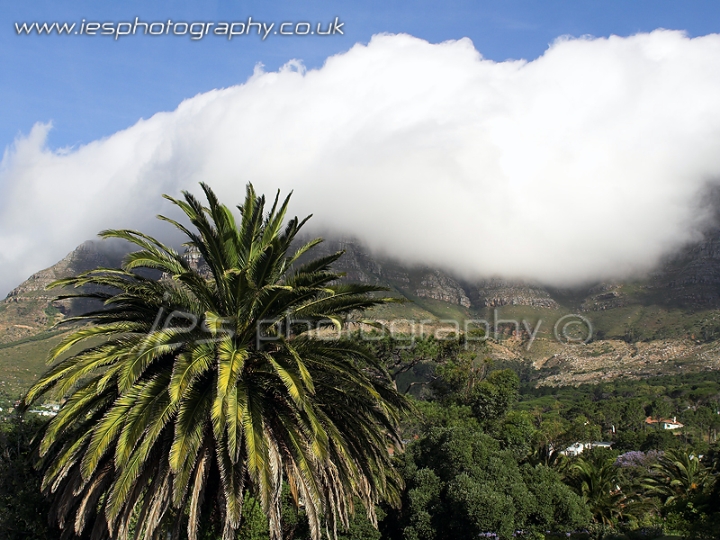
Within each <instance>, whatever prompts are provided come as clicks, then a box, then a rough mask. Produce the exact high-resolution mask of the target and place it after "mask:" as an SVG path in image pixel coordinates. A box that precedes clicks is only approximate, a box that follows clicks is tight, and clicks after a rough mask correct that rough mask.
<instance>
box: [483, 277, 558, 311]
mask: <svg viewBox="0 0 720 540" xmlns="http://www.w3.org/2000/svg"><path fill="white" fill-rule="evenodd" d="M470 290H471V297H470V298H471V300H472V302H473V304H474V305H475V306H477V307H492V308H495V307H502V306H535V307H543V308H550V309H557V308H558V307H559V305H558V303H557V302H556V301H555V300H553V299H552V297H551V296H550V293H548V291H547V290H545V289H544V288H542V287H541V286H538V285H529V284H527V283H523V282H520V281H508V280H504V279H487V280H484V281H480V282H478V283H477V284H475V285H474V286H473V287H472V288H471V289H470Z"/></svg>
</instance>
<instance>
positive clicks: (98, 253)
mask: <svg viewBox="0 0 720 540" xmlns="http://www.w3.org/2000/svg"><path fill="white" fill-rule="evenodd" d="M126 252H127V251H126V250H122V249H116V246H115V245H113V247H112V248H110V246H106V245H103V244H101V243H100V242H92V241H90V242H85V243H84V244H82V245H81V246H79V247H78V248H77V249H75V250H74V251H72V252H71V253H69V254H68V255H67V257H65V258H64V259H63V260H61V261H60V262H58V263H57V264H55V265H53V266H51V267H50V268H46V269H45V270H41V271H39V272H37V273H35V274H33V275H32V276H30V277H29V278H28V279H27V280H26V281H24V282H23V283H21V284H20V285H18V286H17V287H16V288H15V289H13V290H12V291H10V293H9V294H8V295H7V297H6V298H5V300H4V301H2V302H1V303H0V343H10V342H13V341H18V340H21V339H23V338H29V337H32V336H34V335H37V334H39V333H41V332H46V331H48V330H49V329H51V328H52V326H53V325H54V324H55V323H56V322H58V321H59V320H61V319H62V318H63V317H65V316H68V315H71V314H73V313H75V312H77V311H80V310H82V309H84V308H86V307H88V306H87V304H84V303H82V302H81V301H78V300H55V298H56V296H57V295H58V294H60V293H59V292H58V291H56V290H51V291H48V290H46V287H47V286H48V285H49V284H50V283H52V282H53V281H55V280H56V279H61V278H64V277H69V276H72V275H75V274H79V273H80V272H85V271H87V270H92V269H94V268H98V267H101V266H102V267H117V266H118V265H120V263H121V261H122V257H123V256H124V255H125V254H126Z"/></svg>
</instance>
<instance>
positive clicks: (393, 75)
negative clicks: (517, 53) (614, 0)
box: [0, 30, 720, 293]
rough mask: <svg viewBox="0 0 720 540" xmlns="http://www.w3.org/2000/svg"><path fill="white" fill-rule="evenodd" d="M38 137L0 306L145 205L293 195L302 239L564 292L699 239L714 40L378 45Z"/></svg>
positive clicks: (714, 98)
mask: <svg viewBox="0 0 720 540" xmlns="http://www.w3.org/2000/svg"><path fill="white" fill-rule="evenodd" d="M48 129H49V126H47V125H42V124H38V125H37V126H35V128H33V130H32V132H31V133H30V134H29V135H28V136H27V137H25V138H21V139H18V140H17V141H16V142H15V143H14V145H13V146H12V147H10V148H8V149H7V150H6V152H5V155H4V157H3V160H2V164H1V165H0V267H2V268H3V272H2V275H0V292H3V293H4V292H7V291H8V290H9V289H10V288H12V287H13V286H14V285H16V284H17V283H19V282H20V281H22V280H23V279H25V278H26V277H27V276H28V275H29V274H31V273H32V272H34V271H36V270H38V269H40V268H42V267H45V266H48V265H50V264H53V263H54V262H56V261H57V260H58V259H60V258H61V257H62V256H64V255H65V254H66V253H67V252H68V251H70V250H72V249H73V248H74V247H75V246H77V245H78V244H79V243H81V242H83V241H84V240H87V239H89V238H91V237H93V235H94V234H96V233H97V232H98V231H99V230H101V229H104V228H110V227H112V228H117V227H131V228H137V229H142V230H146V231H150V232H154V233H157V232H158V231H160V229H161V228H164V227H166V225H163V224H160V223H158V222H156V220H155V219H154V215H155V214H157V213H159V212H167V211H168V208H169V205H168V203H167V202H166V201H164V200H163V199H162V198H161V197H160V195H161V194H162V193H168V194H171V195H175V196H177V195H179V192H180V190H182V189H189V190H191V191H195V192H199V187H198V185H197V183H198V182H199V181H205V182H207V183H209V184H210V185H211V186H212V187H213V188H214V189H215V190H216V191H217V192H218V194H219V196H220V197H221V199H222V200H223V201H224V202H226V203H228V204H230V203H232V204H235V203H239V202H241V200H242V197H243V195H244V187H245V184H246V183H247V182H249V181H252V182H253V183H254V185H255V186H256V188H257V189H258V191H263V192H265V193H267V194H268V195H270V196H272V195H274V192H275V190H276V189H278V188H280V189H281V190H282V191H283V192H288V191H290V190H295V195H294V196H293V204H292V207H291V211H292V213H293V214H298V215H303V216H304V215H306V214H308V213H313V214H314V215H315V217H314V218H313V219H312V220H311V223H312V224H313V225H312V226H313V227H315V228H316V229H318V230H332V231H334V232H335V233H340V234H349V235H354V236H357V237H359V238H360V239H362V240H363V241H364V242H365V243H366V244H367V245H368V246H369V247H370V248H372V249H374V250H376V251H378V252H382V253H386V254H389V255H392V256H395V257H398V258H401V259H403V260H405V261H407V262H411V263H421V264H431V265H436V266H440V267H445V268H448V269H452V270H454V271H455V272H457V273H460V274H463V275H465V276H469V277H471V276H490V275H501V276H506V277H514V278H525V279H534V280H539V281H541V282H545V283H548V284H555V285H562V284H576V283H580V282H584V281H590V280H596V279H607V278H619V277H625V276H627V275H631V274H634V273H639V272H643V271H647V270H649V269H650V268H652V266H653V265H655V264H656V263H657V262H658V260H659V259H660V258H661V257H662V256H664V255H666V254H668V253H671V252H672V251H673V250H675V249H677V248H678V247H679V246H681V245H683V244H684V243H686V242H688V241H690V240H692V239H695V238H697V237H698V232H699V231H700V230H701V229H702V227H703V226H705V225H706V223H707V220H708V215H709V212H708V209H707V207H704V206H703V201H704V200H705V199H706V195H707V193H708V189H709V188H712V187H713V186H714V185H716V184H718V183H720V35H710V36H704V37H699V38H693V39H691V38H688V37H686V36H685V35H684V34H682V33H680V32H674V31H664V30H658V31H655V32H652V33H650V34H638V35H635V36H631V37H627V38H622V37H615V36H613V37H610V38H601V39H593V38H583V39H559V40H558V41H557V42H555V43H554V44H553V45H551V46H550V47H549V49H548V50H547V51H546V53H545V54H544V55H543V56H542V57H540V58H538V59H535V60H533V61H530V62H526V61H506V62H493V61H490V60H485V59H483V58H482V56H481V55H480V53H479V52H478V51H476V50H475V49H474V47H473V45H472V43H471V42H470V41H469V40H467V39H463V40H459V41H453V42H446V43H440V44H430V43H427V42H425V41H422V40H420V39H416V38H414V37H411V36H407V35H380V36H376V37H374V38H373V40H372V41H371V42H370V43H369V44H368V45H356V46H355V47H353V48H352V49H351V50H350V51H348V52H346V53H344V54H340V55H337V56H334V57H331V58H329V59H328V60H327V62H326V63H325V65H324V66H323V67H322V68H320V69H317V70H310V71H305V70H304V68H303V67H302V65H301V64H300V63H298V62H296V61H293V62H290V63H289V64H287V65H286V66H285V67H284V68H283V69H281V70H280V71H279V72H272V73H265V72H262V71H261V70H258V71H257V72H256V73H255V75H254V76H253V77H251V78H250V79H249V80H248V81H247V82H246V83H244V84H241V85H238V86H234V87H231V88H226V89H222V90H215V91H212V92H208V93H205V94H201V95H198V96H195V97H193V98H191V99H188V100H186V101H184V102H183V103H182V104H181V105H180V106H179V107H178V108H177V109H176V110H175V111H172V112H164V113H158V114H156V115H155V116H153V117H152V118H150V119H147V120H141V121H139V122H138V123H137V124H135V125H134V126H132V127H129V128H128V129H126V130H124V131H121V132H118V133H116V134H114V135H112V136H110V137H108V138H106V139H102V140H98V141H95V142H92V143H90V144H88V145H85V146H82V147H79V148H72V149H61V150H52V149H49V148H47V146H46V143H45V140H46V134H47V131H48Z"/></svg>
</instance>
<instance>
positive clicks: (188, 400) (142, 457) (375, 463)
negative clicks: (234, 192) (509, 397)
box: [24, 184, 408, 540]
mask: <svg viewBox="0 0 720 540" xmlns="http://www.w3.org/2000/svg"><path fill="white" fill-rule="evenodd" d="M202 188H203V190H204V193H205V196H206V198H207V206H203V204H201V202H200V201H199V200H198V199H196V198H195V197H194V196H193V195H191V194H189V193H187V192H183V195H184V200H177V199H174V198H171V197H168V196H166V198H167V199H168V200H170V201H171V202H172V203H174V204H175V205H177V206H178V207H179V208H180V209H181V210H182V211H183V212H184V213H185V215H186V216H187V218H188V219H189V222H190V223H191V224H192V226H191V227H187V226H185V225H183V224H181V223H179V222H177V221H174V220H172V219H169V218H167V217H163V216H159V218H160V219H161V220H164V221H167V222H170V223H171V224H173V225H174V226H175V227H177V228H178V229H179V230H180V231H181V232H182V233H183V234H184V235H185V236H186V237H187V243H186V246H188V248H189V249H191V250H196V251H197V252H199V254H200V255H201V257H202V260H203V264H202V265H200V266H198V264H193V261H189V260H188V258H187V257H183V256H182V255H180V254H179V253H178V252H176V251H175V250H173V249H172V248H171V247H168V246H166V245H163V244H162V243H161V242H159V241H158V240H156V239H154V238H152V237H150V236H148V235H145V234H143V233H141V232H137V231H132V230H109V231H105V232H102V233H101V236H102V237H103V238H120V239H124V240H127V241H129V242H131V243H133V244H135V245H136V246H138V247H139V248H140V250H139V251H136V252H134V253H131V254H130V255H128V256H127V257H126V259H125V261H124V263H123V267H122V269H105V268H103V269H97V270H93V271H90V272H86V273H84V274H81V275H79V276H76V277H71V278H68V279H62V280H59V281H57V282H55V283H54V284H53V285H52V286H54V287H68V286H71V287H75V288H82V289H80V290H79V291H78V292H77V293H76V294H70V295H65V296H62V297H61V298H76V297H82V298H94V299H99V300H101V301H102V302H103V303H104V306H103V308H102V309H99V310H97V311H94V312H91V313H87V314H85V315H82V316H79V317H74V318H71V319H68V320H67V321H66V322H74V323H84V325H83V326H80V327H79V328H76V329H75V330H74V331H73V332H72V333H71V334H70V335H69V336H68V337H66V338H65V339H64V340H63V341H62V342H61V343H60V344H59V345H58V346H57V347H55V348H54V349H53V351H51V354H50V361H51V362H54V364H53V366H52V367H51V368H50V369H49V371H48V372H47V373H46V374H45V375H43V376H42V378H41V379H40V380H39V381H38V382H37V383H36V384H35V385H34V386H33V387H32V388H31V389H30V391H29V392H28V393H27V395H26V396H25V398H24V405H25V406H29V405H30V404H31V403H33V402H35V401H37V400H39V399H41V397H42V396H43V395H45V394H47V393H48V392H52V393H53V395H54V396H55V397H56V398H60V399H62V400H63V403H64V405H63V406H62V408H61V410H60V412H59V413H58V415H57V416H56V417H55V418H54V419H53V420H52V421H51V422H50V423H49V424H48V425H47V427H46V429H45V431H44V434H43V438H42V441H41V443H40V447H39V448H40V454H41V456H42V458H43V460H44V461H43V466H44V467H45V476H44V481H43V489H44V490H46V491H47V492H48V493H49V494H53V498H54V507H53V515H54V516H55V517H56V519H57V520H58V523H59V525H60V526H61V527H62V528H63V529H65V536H66V537H68V538H69V537H71V536H72V535H73V534H74V533H77V534H81V533H83V531H84V533H83V534H86V535H87V534H90V536H91V537H92V538H108V537H109V538H112V539H123V540H125V539H128V538H148V539H149V538H155V537H156V536H157V535H158V534H160V533H162V534H165V531H168V532H171V533H172V538H179V537H180V535H181V532H182V530H183V529H184V528H187V536H188V538H189V539H190V540H195V539H196V538H198V535H199V530H200V524H201V522H202V523H203V524H208V523H209V524H210V525H212V526H213V528H214V530H217V531H218V532H221V533H222V538H223V539H224V540H229V539H230V538H234V534H235V531H236V530H237V529H238V527H239V526H240V525H241V520H242V512H243V500H244V498H245V497H246V496H252V498H253V499H256V500H257V501H259V504H260V505H261V507H262V509H263V511H264V513H265V515H266V516H267V518H268V521H269V527H270V534H271V538H273V539H277V538H280V537H281V516H280V498H281V491H282V488H283V485H284V484H285V485H286V486H288V487H289V491H290V493H291V494H292V497H293V499H294V501H295V503H296V504H297V505H298V506H300V507H302V508H303V509H304V511H305V513H306V514H307V518H308V521H309V525H310V530H311V533H312V537H313V538H314V539H317V538H319V537H320V536H321V534H322V530H323V529H324V530H325V531H326V532H327V534H328V535H332V536H335V535H336V529H337V527H338V525H340V526H345V527H346V526H347V525H348V519H349V516H350V515H352V513H353V512H354V508H353V500H360V501H361V502H362V504H363V505H364V507H365V509H366V512H367V514H368V517H369V518H370V519H371V521H372V522H373V523H375V522H376V518H375V513H374V505H375V503H377V502H378V501H379V500H383V499H384V500H387V501H389V502H391V503H397V502H398V500H399V490H400V489H401V480H400V477H399V476H398V474H397V473H396V472H395V471H394V470H393V469H392V467H391V458H390V456H389V455H388V447H389V446H390V445H399V444H400V435H399V431H398V421H399V419H400V416H401V415H402V414H404V413H405V412H406V411H407V409H408V402H407V401H406V400H405V399H404V398H403V397H402V396H400V395H398V393H397V391H396V390H395V389H394V385H393V383H392V379H391V378H390V376H389V375H388V373H387V371H386V370H385V369H384V367H383V366H382V365H381V364H380V363H379V362H378V361H377V360H376V359H375V358H373V357H372V356H371V355H370V354H369V353H368V351H367V349H365V348H364V347H363V346H362V344H359V343H358V342H355V341H350V340H348V339H340V338H338V339H327V336H326V335H325V334H326V333H323V332H315V331H310V330H309V329H310V328H312V329H315V328H317V327H318V326H319V327H333V326H337V327H340V326H341V325H342V324H343V323H344V321H345V320H346V319H347V317H348V316H349V315H350V314H351V313H356V312H361V311H362V310H364V309H366V308H369V307H372V306H375V305H378V304H381V303H385V302H389V301H392V299H390V298H387V297H383V296H379V295H377V294H375V293H377V292H379V291H382V290H384V289H381V288H379V287H376V286H371V285H357V284H344V283H339V282H338V280H339V278H340V277H341V274H338V273H335V272H333V271H332V270H331V265H332V264H333V263H334V262H335V261H337V260H338V258H339V257H340V256H341V255H342V252H340V253H335V254H333V255H329V256H325V257H322V258H318V259H315V260H311V261H309V262H305V263H304V264H303V263H302V262H301V260H300V258H301V256H303V255H304V254H306V253H307V252H308V251H309V250H310V249H311V248H313V247H314V246H315V245H317V244H318V243H319V242H320V241H321V240H320V239H316V240H313V241H311V242H309V243H306V244H304V245H303V246H302V247H300V248H299V249H296V250H294V251H291V243H292V242H293V240H294V239H295V237H296V235H297V234H298V231H299V230H300V229H301V227H302V226H303V224H304V223H305V221H307V218H306V219H305V220H303V221H299V220H298V219H297V218H293V219H290V220H288V221H287V224H286V225H285V226H283V221H284V220H285V215H286V211H287V206H288V202H289V197H288V198H286V199H285V200H284V202H283V203H282V204H280V205H278V197H276V198H275V202H274V204H273V205H272V208H271V209H270V211H269V212H266V208H265V199H264V197H262V196H258V195H256V193H255V191H254V190H253V188H252V186H251V185H248V187H247V195H246V198H245V202H244V204H243V205H242V206H240V207H238V209H239V211H240V215H241V218H242V219H241V222H239V223H237V222H236V220H235V218H234V216H233V213H232V212H231V210H229V209H228V208H227V207H226V206H224V205H222V204H220V203H219V202H218V200H217V198H216V196H215V194H214V193H213V192H212V191H211V189H210V188H209V187H208V186H206V185H204V184H202ZM278 196H279V195H278ZM148 269H150V270H153V271H156V272H157V271H159V272H162V275H163V277H162V278H161V279H152V278H151V277H148V272H147V270H148ZM138 270H141V271H140V272H138ZM203 526H205V525H203ZM163 538H164V536H163Z"/></svg>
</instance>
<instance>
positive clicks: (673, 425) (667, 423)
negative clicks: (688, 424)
mask: <svg viewBox="0 0 720 540" xmlns="http://www.w3.org/2000/svg"><path fill="white" fill-rule="evenodd" d="M645 423H646V424H648V425H650V426H652V425H657V426H659V427H660V428H661V429H680V428H682V427H685V425H684V424H682V423H680V422H678V421H677V418H676V417H675V416H673V417H672V420H670V419H667V418H652V417H651V416H648V417H647V418H646V419H645Z"/></svg>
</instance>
